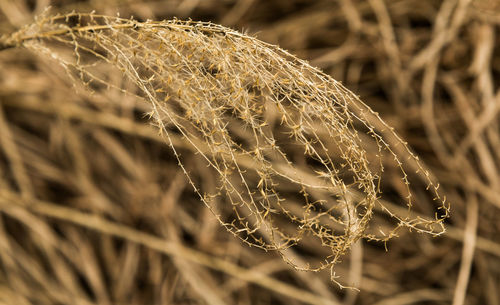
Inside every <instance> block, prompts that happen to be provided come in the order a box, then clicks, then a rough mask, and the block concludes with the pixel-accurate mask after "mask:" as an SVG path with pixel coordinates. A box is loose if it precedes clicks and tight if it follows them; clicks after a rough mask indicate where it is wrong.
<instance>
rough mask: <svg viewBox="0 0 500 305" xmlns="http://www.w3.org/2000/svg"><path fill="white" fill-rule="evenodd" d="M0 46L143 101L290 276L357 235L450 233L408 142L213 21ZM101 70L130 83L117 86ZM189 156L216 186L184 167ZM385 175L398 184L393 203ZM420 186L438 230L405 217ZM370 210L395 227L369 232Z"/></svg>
mask: <svg viewBox="0 0 500 305" xmlns="http://www.w3.org/2000/svg"><path fill="white" fill-rule="evenodd" d="M0 43H1V45H2V48H8V47H20V46H22V47H25V48H28V49H30V50H32V51H33V52H35V53H38V54H43V55H46V56H50V57H51V58H53V59H54V60H55V61H56V62H58V63H59V64H61V65H62V66H63V67H64V68H65V69H66V71H67V72H68V74H69V75H70V76H71V77H73V78H74V81H75V82H76V81H77V79H80V80H81V81H83V82H84V83H85V84H86V86H87V87H88V88H89V89H90V90H93V91H100V90H109V89H113V90H116V89H117V90H119V91H120V92H122V94H125V95H134V96H137V98H140V99H144V100H145V101H147V102H149V103H150V104H151V105H152V107H153V111H152V112H151V113H150V116H151V117H152V118H153V121H154V123H155V125H156V126H157V127H158V128H159V130H160V133H161V134H162V136H163V137H164V139H165V140H166V142H167V143H168V145H169V146H170V147H171V149H172V151H173V153H174V155H175V157H176V158H177V161H178V165H179V166H180V167H181V168H182V170H183V171H184V173H185V174H186V176H187V177H188V180H189V183H190V184H191V185H192V187H193V189H194V190H195V192H196V193H197V194H198V195H199V197H200V200H201V201H202V202H203V203H204V204H205V205H206V206H207V207H208V208H209V209H210V210H211V211H212V212H213V214H214V215H215V217H217V219H218V220H219V221H220V223H221V224H222V225H223V226H224V227H225V228H226V229H227V230H228V231H230V232H231V233H233V234H234V235H235V236H237V237H239V238H240V239H241V240H242V241H244V242H245V243H247V244H248V245H250V246H256V247H259V248H262V249H265V250H276V251H278V252H279V253H280V254H281V255H282V257H283V259H284V260H285V261H287V262H288V263H290V264H291V265H292V266H294V267H295V268H297V269H300V270H313V271H317V270H322V269H325V268H329V267H333V265H334V264H335V263H336V262H337V261H338V260H339V258H340V257H341V256H342V255H343V254H345V253H346V251H347V250H348V249H349V248H350V246H351V245H352V244H353V243H354V242H356V241H357V240H359V239H360V238H366V239H368V240H377V241H384V242H385V241H387V240H388V239H390V238H392V237H394V236H396V235H397V233H398V231H399V230H400V229H401V228H409V229H411V230H415V231H417V232H424V233H430V234H433V235H439V234H441V233H442V232H444V228H443V223H442V222H443V220H444V218H446V217H447V216H448V207H447V204H446V203H445V200H444V198H441V197H440V195H439V193H438V184H436V183H435V182H434V181H433V180H434V179H433V178H432V177H431V175H430V173H429V172H428V171H427V170H426V169H425V168H424V166H422V165H421V163H420V162H419V161H418V158H417V156H415V155H414V154H413V153H412V152H411V151H410V150H409V148H408V147H407V145H406V143H405V142H404V141H403V140H402V139H400V138H399V137H398V136H397V135H396V134H395V132H394V131H393V129H392V128H391V127H389V126H388V125H387V124H386V123H384V122H383V121H382V120H381V119H380V117H379V116H378V114H377V113H375V112H373V111H372V110H371V109H370V108H369V107H368V106H366V105H365V104H364V103H363V102H362V101H361V100H360V99H359V98H358V96H356V95H355V94H353V93H352V92H350V91H349V90H347V89H346V88H345V87H343V86H342V85H341V84H340V83H339V82H337V81H335V80H334V79H333V78H332V77H330V76H328V75H326V74H324V73H323V72H321V71H319V70H318V69H316V68H314V67H312V66H310V65H309V64H308V63H307V62H305V61H303V60H300V59H298V58H297V57H295V56H293V55H291V54H290V53H288V52H287V51H285V50H283V49H280V48H279V47H277V46H274V45H270V44H267V43H264V42H262V41H260V40H258V39H256V38H254V37H251V36H248V35H245V34H242V33H239V32H236V31H234V30H231V29H228V28H225V27H222V26H219V25H215V24H211V23H202V22H192V21H180V20H171V21H161V22H154V21H146V22H139V21H136V20H131V19H122V18H119V17H108V16H103V15H96V14H93V13H90V14H82V13H70V14H65V15H56V16H47V15H42V16H40V17H39V18H37V20H36V21H35V22H34V23H33V24H30V25H28V26H26V27H24V28H23V29H21V30H19V31H18V32H16V33H14V34H12V35H8V36H4V37H2V38H1V40H0ZM104 68H106V69H104ZM107 69H112V70H113V71H115V72H114V73H121V75H123V76H124V80H123V85H122V86H119V87H116V86H115V85H113V84H112V83H111V82H110V81H109V79H108V78H109V74H106V73H103V72H102V71H107ZM193 154H194V155H195V157H196V160H197V162H199V164H198V165H197V166H201V165H200V164H203V166H206V167H208V168H210V170H211V172H212V175H213V181H211V182H212V183H208V182H207V181H201V180H200V177H199V176H198V175H196V172H193V171H194V170H193V166H189V168H191V169H188V167H187V166H186V161H185V160H186V158H185V156H190V158H189V160H193V157H192V155H193ZM194 168H196V167H194ZM385 171H388V172H390V175H391V177H393V176H394V175H395V174H396V173H399V174H398V175H399V177H400V180H399V181H396V182H394V181H392V182H391V183H392V184H394V185H396V187H395V188H397V189H393V190H390V192H387V193H388V196H385V195H386V194H385V193H383V192H382V189H381V185H382V183H383V179H384V172H385ZM410 180H412V184H410ZM415 188H418V189H420V191H419V192H422V190H427V191H428V195H427V196H428V197H429V198H431V199H432V200H435V201H436V203H437V204H436V208H437V211H436V215H435V217H434V218H433V219H427V218H422V217H418V216H415V215H414V214H412V213H413V212H412V207H413V206H414V205H417V206H418V202H417V200H415V199H414V197H413V190H414V189H415ZM391 192H392V193H396V194H397V196H391V194H390V193H391ZM397 198H406V200H405V201H403V202H397V201H396V200H398V199H397ZM386 200H390V201H392V202H393V204H390V205H388V204H387V201H386ZM394 201H396V202H394ZM297 202H298V203H299V204H297ZM292 203H293V204H292ZM395 205H398V206H400V207H406V209H407V215H406V217H402V216H400V215H401V213H400V212H398V213H395V212H394V210H393V207H394V206H395ZM296 207H299V208H296ZM376 210H378V211H381V213H385V214H386V215H388V216H389V217H388V219H389V220H388V224H389V223H390V224H391V226H390V227H389V226H388V224H371V223H370V219H371V218H372V215H373V213H374V212H375V211H376ZM228 211H229V213H228ZM228 215H230V216H228ZM303 240H308V241H310V240H315V241H317V242H319V243H320V245H321V246H322V247H325V248H326V249H328V250H329V252H328V255H326V256H325V257H324V258H323V259H324V260H323V261H319V262H316V263H315V264H312V263H311V264H307V265H304V264H301V263H297V262H296V261H294V260H293V259H292V258H290V257H289V256H288V255H287V251H286V249H287V248H290V247H301V242H302V241H303ZM331 270H332V279H334V273H333V268H332V269H331Z"/></svg>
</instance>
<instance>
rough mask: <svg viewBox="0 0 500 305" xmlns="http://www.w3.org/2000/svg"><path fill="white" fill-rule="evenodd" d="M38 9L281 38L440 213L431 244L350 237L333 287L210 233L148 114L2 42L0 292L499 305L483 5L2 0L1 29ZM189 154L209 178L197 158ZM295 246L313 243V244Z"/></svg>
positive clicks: (491, 75)
mask: <svg viewBox="0 0 500 305" xmlns="http://www.w3.org/2000/svg"><path fill="white" fill-rule="evenodd" d="M48 5H51V6H52V12H62V13H64V12H69V11H71V10H73V9H74V10H77V11H81V12H90V11H92V10H95V11H96V12H97V13H100V14H108V15H116V13H117V12H119V13H120V15H121V16H123V17H129V16H131V15H133V16H134V17H135V18H136V19H138V20H147V19H152V20H161V19H170V18H172V17H173V16H176V17H178V18H181V19H186V18H192V19H193V20H207V21H213V22H215V23H219V24H222V25H224V26H228V27H232V28H235V29H238V30H242V31H245V32H247V33H250V34H252V35H255V36H256V37H258V38H259V39H261V40H264V41H266V42H270V43H273V44H279V45H280V46H281V47H283V48H285V49H287V50H289V51H291V52H292V53H294V54H296V55H297V56H298V57H300V58H303V59H307V60H309V61H310V63H311V64H312V65H313V66H317V67H319V68H321V69H322V70H323V71H325V72H326V73H328V74H330V75H332V76H333V77H334V78H335V79H337V80H339V81H342V83H343V84H344V85H345V86H346V87H347V88H349V89H350V90H352V91H353V92H355V93H356V94H358V95H359V96H360V97H361V99H362V100H363V101H365V102H366V103H367V104H368V105H370V107H372V108H373V109H374V110H376V111H378V112H379V113H380V114H381V116H382V117H383V119H384V120H385V121H386V122H387V123H388V124H390V125H391V126H393V127H394V128H395V130H396V131H397V132H398V133H399V134H400V135H401V136H402V137H403V138H404V139H405V140H406V141H408V144H409V145H410V147H411V148H412V149H413V150H414V151H415V152H416V153H417V154H418V155H419V156H420V158H421V160H422V161H423V162H424V163H425V165H426V166H427V167H428V168H430V169H431V171H432V173H433V174H434V175H435V176H436V178H437V179H438V180H439V182H440V185H441V190H442V192H443V193H444V194H445V195H446V196H447V198H448V200H449V201H450V202H451V204H452V205H451V208H452V212H451V213H452V216H451V218H450V219H449V220H447V222H446V225H447V229H448V231H447V233H446V234H445V235H443V236H441V237H438V238H432V237H429V236H425V235H421V234H416V233H402V234H401V236H400V237H399V238H395V239H393V240H391V241H390V242H389V243H388V244H387V248H388V251H387V252H386V250H385V247H384V244H380V243H375V242H366V241H363V242H359V243H357V244H355V245H354V246H353V248H352V250H351V252H350V253H349V254H348V255H346V256H345V257H344V258H343V262H342V263H340V264H338V265H337V266H336V267H335V268H336V269H335V270H336V273H337V275H339V276H340V277H339V279H338V281H339V282H340V283H341V284H343V285H349V286H355V287H358V288H359V289H360V291H359V292H357V291H355V290H352V289H344V290H340V289H339V288H338V286H337V285H335V284H333V283H331V282H330V279H329V274H328V272H320V273H312V272H309V273H306V272H298V271H294V270H293V269H292V268H291V267H290V266H289V265H287V264H285V263H284V262H283V261H282V260H281V258H280V257H279V256H278V255H277V254H276V253H273V252H267V253H266V252H264V251H262V250H259V249H255V248H249V247H248V246H246V245H243V244H242V243H241V242H240V241H238V240H237V239H235V238H234V237H233V236H232V235H230V234H229V233H228V232H227V231H226V230H225V229H223V228H222V227H221V226H220V225H219V224H218V222H217V221H216V220H215V219H214V217H213V215H212V214H211V213H210V212H209V211H208V209H206V208H205V207H204V206H203V205H202V204H201V203H200V202H199V198H198V197H196V196H194V195H193V193H192V190H191V188H190V186H189V185H188V184H187V181H186V179H185V177H184V174H183V173H182V172H181V171H180V170H179V168H178V166H177V163H176V161H174V159H173V156H172V153H171V151H170V149H169V147H168V146H167V145H165V143H164V141H163V139H162V138H161V137H159V136H158V132H157V131H156V130H155V129H154V128H153V127H151V126H150V125H148V124H147V121H148V120H147V117H145V116H144V113H146V112H148V111H149V110H150V109H149V108H148V107H146V106H145V105H144V104H143V103H141V102H139V101H137V100H134V98H132V97H130V96H125V97H124V96H122V95H116V96H112V94H108V95H101V94H94V95H91V94H89V93H88V92H87V91H86V90H85V89H84V88H83V87H82V86H81V85H79V84H78V83H76V84H75V83H74V82H73V81H72V80H71V79H69V78H68V77H67V75H66V74H65V73H64V72H63V70H62V69H61V68H60V67H58V66H56V65H54V63H53V61H50V60H49V59H46V58H43V57H38V56H36V54H32V53H30V52H28V51H27V50H24V49H8V50H3V51H1V52H0V174H1V175H0V302H2V303H4V304H452V303H453V304H457V305H458V304H490V305H498V304H500V293H499V291H498V290H499V288H500V260H499V258H500V238H499V237H498V233H499V232H500V221H499V220H500V174H499V173H500V170H499V169H500V125H499V124H500V121H499V117H498V112H499V111H500V90H499V87H500V85H499V83H500V52H499V51H498V46H499V37H498V36H499V33H498V30H499V24H500V11H499V7H500V5H499V4H498V2H496V1H487V0H476V1H456V0H454V1H430V0H418V1H413V0H394V1H383V0H368V1H351V0H337V1H334V0H324V1H323V0H318V1H298V0H297V1H293V0H273V1H269V0H235V1H232V0H227V1H215V0H214V1H211V0H209V1H196V0H185V1H125V0H124V1H118V0H116V1H62V0H61V1H49V0H40V1H25V0H17V1H10V0H0V31H1V34H4V33H10V32H12V31H14V30H16V29H17V28H19V27H21V26H23V25H25V24H27V23H30V22H31V21H32V19H33V17H34V16H35V15H37V14H39V13H41V12H42V11H43V9H44V8H45V7H46V6H48ZM117 77H121V76H117ZM190 166H191V170H194V169H196V170H199V179H200V181H201V182H200V183H203V184H208V185H209V184H210V183H212V180H213V179H214V177H213V176H212V175H211V174H210V172H209V171H207V172H206V173H205V170H204V167H203V166H198V165H197V164H191V165H190ZM389 195H390V194H389ZM33 198H37V200H34V199H33ZM374 220H376V219H374ZM381 220H383V219H381ZM295 254H296V255H297V256H298V257H301V258H304V259H307V258H314V257H317V256H319V257H321V256H322V255H323V253H322V252H321V249H316V248H314V247H312V246H311V247H310V248H307V247H306V248H303V251H302V252H300V251H299V252H297V253H295Z"/></svg>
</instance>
